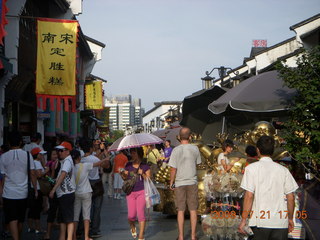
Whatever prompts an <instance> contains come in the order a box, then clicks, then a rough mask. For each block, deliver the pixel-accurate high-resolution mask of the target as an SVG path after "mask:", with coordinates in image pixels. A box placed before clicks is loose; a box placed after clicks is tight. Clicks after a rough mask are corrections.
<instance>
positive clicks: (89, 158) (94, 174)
mask: <svg viewBox="0 0 320 240" xmlns="http://www.w3.org/2000/svg"><path fill="white" fill-rule="evenodd" d="M81 148H82V150H83V151H84V157H83V158H82V159H81V162H82V163H88V162H89V163H93V164H95V163H98V162H100V159H99V158H97V157H96V156H94V155H93V142H92V141H90V140H87V141H85V143H84V144H83V146H81ZM89 181H90V184H91V187H92V190H93V192H92V205H91V230H90V237H92V238H93V237H94V238H96V237H101V233H100V221H101V217H100V213H101V207H102V202H103V193H104V189H103V184H102V180H101V177H100V174H99V167H98V166H97V167H94V168H92V170H90V172H89Z"/></svg>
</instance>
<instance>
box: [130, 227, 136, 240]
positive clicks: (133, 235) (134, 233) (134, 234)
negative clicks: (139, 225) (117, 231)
mask: <svg viewBox="0 0 320 240" xmlns="http://www.w3.org/2000/svg"><path fill="white" fill-rule="evenodd" d="M130 232H131V235H132V237H133V238H134V239H136V238H137V229H136V227H134V232H133V231H132V228H131V229H130Z"/></svg>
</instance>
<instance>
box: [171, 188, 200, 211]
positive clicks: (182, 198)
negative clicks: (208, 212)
mask: <svg viewBox="0 0 320 240" xmlns="http://www.w3.org/2000/svg"><path fill="white" fill-rule="evenodd" d="M174 192H175V195H176V197H175V204H176V208H177V210H178V211H185V210H186V205H188V209H189V211H193V210H197V209H198V184H194V185H186V186H180V187H177V188H175V189H174Z"/></svg>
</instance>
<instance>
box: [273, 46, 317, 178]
mask: <svg viewBox="0 0 320 240" xmlns="http://www.w3.org/2000/svg"><path fill="white" fill-rule="evenodd" d="M277 69H278V70H279V72H280V75H281V77H282V78H283V80H284V82H285V85H287V86H288V87H290V88H295V89H296V90H297V95H296V96H295V97H294V99H293V100H294V102H293V105H292V106H291V108H290V110H289V119H288V121H287V122H286V123H285V130H284V139H285V141H286V146H285V147H286V149H287V150H288V151H289V153H290V154H291V155H292V156H293V157H294V159H296V160H297V161H298V162H300V163H302V164H303V165H304V166H305V167H306V168H309V169H312V170H313V172H314V173H316V174H318V175H319V171H318V169H317V168H318V166H319V164H320V152H319V151H320V149H319V148H320V130H319V127H320V122H319V121H320V46H317V47H315V48H313V49H311V50H309V51H306V50H305V51H303V52H302V54H301V56H300V57H299V58H298V60H297V67H295V68H291V67H288V66H286V64H285V62H284V64H278V65H277Z"/></svg>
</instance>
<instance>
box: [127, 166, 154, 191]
mask: <svg viewBox="0 0 320 240" xmlns="http://www.w3.org/2000/svg"><path fill="white" fill-rule="evenodd" d="M140 168H141V169H142V171H143V172H144V173H145V172H146V171H148V170H149V169H150V167H149V165H147V164H144V163H141V164H140ZM124 169H125V170H126V171H128V172H129V173H128V178H129V179H130V178H132V176H133V174H134V173H136V172H137V171H138V168H135V167H133V165H132V162H128V163H127V164H126V166H125V167H124ZM143 189H144V185H143V177H142V176H139V177H138V180H137V182H136V184H135V185H134V187H133V190H132V192H138V191H141V190H143Z"/></svg>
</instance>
